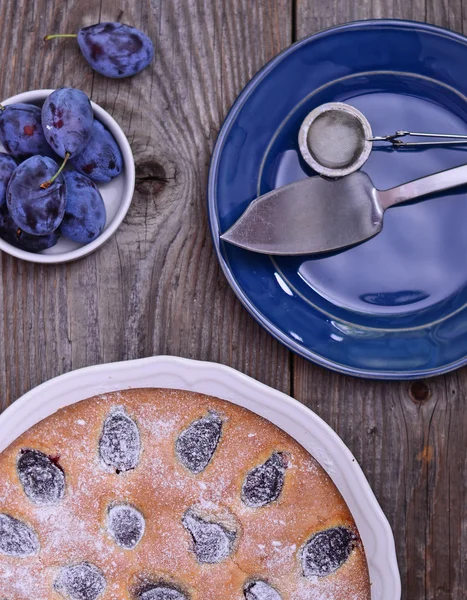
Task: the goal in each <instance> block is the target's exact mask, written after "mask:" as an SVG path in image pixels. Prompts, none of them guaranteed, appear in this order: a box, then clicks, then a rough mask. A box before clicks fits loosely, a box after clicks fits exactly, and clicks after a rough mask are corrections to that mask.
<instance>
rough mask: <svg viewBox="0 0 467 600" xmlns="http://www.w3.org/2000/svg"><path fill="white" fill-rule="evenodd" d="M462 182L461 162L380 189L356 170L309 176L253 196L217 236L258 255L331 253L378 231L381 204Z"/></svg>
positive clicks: (465, 177) (466, 170)
mask: <svg viewBox="0 0 467 600" xmlns="http://www.w3.org/2000/svg"><path fill="white" fill-rule="evenodd" d="M466 183H467V165H462V166H460V167H455V168H453V169H448V170H446V171H440V172H439V173H435V174H433V175H428V176H427V177H422V178H420V179H415V180H414V181H411V182H409V183H405V184H403V185H400V186H398V187H395V188H391V189H389V190H383V191H382V190H378V189H376V188H375V186H374V185H373V182H372V181H371V179H370V177H369V176H368V175H367V174H366V173H363V172H362V171H358V172H356V173H352V174H351V175H347V176H346V177H341V178H340V179H336V180H334V181H330V180H326V179H323V178H322V177H310V178H308V179H302V180H300V181H296V182H295V183H291V184H289V185H286V186H283V187H281V188H278V189H276V190H273V191H272V192H269V193H267V194H264V195H263V196H260V197H259V198H257V199H256V200H254V201H253V202H252V203H251V204H250V205H249V206H248V208H247V209H246V210H245V212H244V213H243V215H242V216H241V217H240V218H239V219H238V221H236V222H235V223H234V224H233V225H232V227H231V228H230V229H229V230H227V231H226V232H225V233H224V234H223V235H221V239H222V240H224V241H226V242H229V243H231V244H234V245H236V246H240V247H241V248H246V249H247V250H252V251H254V252H259V253H262V254H274V255H298V254H314V253H320V252H331V251H333V250H338V249H341V248H346V247H348V246H352V245H354V244H358V243H359V242H362V241H364V240H367V239H369V238H371V237H373V236H374V235H376V234H377V233H379V232H380V231H381V229H382V227H383V214H384V211H385V210H386V209H387V208H389V207H391V206H394V205H396V204H400V203H402V202H406V201H408V200H413V199H415V198H418V197H420V196H425V195H427V194H431V193H434V192H439V191H442V190H446V189H449V188H453V187H456V186H459V185H462V184H466Z"/></svg>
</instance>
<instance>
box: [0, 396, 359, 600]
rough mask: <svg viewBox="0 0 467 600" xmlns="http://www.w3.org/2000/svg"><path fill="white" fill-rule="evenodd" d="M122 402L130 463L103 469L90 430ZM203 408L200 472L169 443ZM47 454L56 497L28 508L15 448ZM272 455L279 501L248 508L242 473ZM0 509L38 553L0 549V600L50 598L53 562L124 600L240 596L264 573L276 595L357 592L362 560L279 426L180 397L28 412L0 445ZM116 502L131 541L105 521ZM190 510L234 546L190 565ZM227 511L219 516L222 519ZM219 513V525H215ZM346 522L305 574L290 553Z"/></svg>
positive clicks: (96, 430) (324, 491)
mask: <svg viewBox="0 0 467 600" xmlns="http://www.w3.org/2000/svg"><path fill="white" fill-rule="evenodd" d="M116 407H123V408H124V410H125V412H126V414H127V415H128V417H130V418H131V419H132V420H133V421H134V422H135V423H136V424H137V427H138V430H139V434H140V440H141V453H140V455H139V460H138V464H137V466H136V468H134V469H132V470H128V471H126V472H121V473H116V472H115V471H113V472H112V470H111V469H109V468H108V467H106V466H105V465H104V464H103V463H102V460H101V459H100V457H99V451H98V448H99V440H100V439H101V436H102V431H103V425H104V422H105V420H106V418H107V417H108V415H109V413H111V411H112V410H115V408H116ZM209 411H215V413H216V414H217V415H219V416H220V418H221V420H222V434H221V438H220V440H219V443H218V445H217V448H216V450H215V452H214V454H213V457H212V459H211V461H210V462H209V464H208V465H207V467H206V468H205V469H204V470H203V471H201V472H200V473H198V474H193V473H192V472H190V471H189V470H188V469H187V468H186V467H185V466H183V465H182V463H181V462H180V460H179V457H178V455H177V452H176V440H177V438H178V436H179V435H180V433H181V432H182V431H184V430H185V429H186V428H187V427H189V426H190V424H191V423H193V422H194V421H196V420H197V419H200V418H202V417H205V416H206V415H208V414H209ZM25 449H34V450H39V451H40V452H42V453H44V454H45V455H48V456H50V457H54V459H55V460H56V461H57V463H58V465H59V466H60V468H61V469H63V471H64V473H65V479H66V488H65V494H64V497H63V499H62V500H61V501H59V502H58V503H57V504H55V505H52V506H42V505H41V506H38V505H36V504H34V503H33V502H32V501H31V500H30V499H29V498H28V497H27V496H26V494H25V493H24V491H23V488H22V486H21V482H20V480H19V477H18V473H17V468H16V462H17V459H18V456H20V455H21V451H24V450H25ZM274 452H280V453H283V455H284V456H286V457H287V458H286V461H287V469H286V471H285V478H284V485H283V488H282V492H281V494H280V496H279V498H278V499H277V500H276V501H273V502H271V503H270V504H268V505H266V506H262V507H259V508H252V507H248V506H246V505H245V503H244V502H243V501H242V495H241V490H242V484H243V481H244V480H245V477H246V475H247V473H249V472H250V471H251V470H252V469H254V468H255V467H257V466H258V465H260V464H263V463H264V462H265V461H266V460H267V459H268V458H269V457H270V456H271V455H272V454H273V453H274ZM0 474H1V477H0V514H7V515H10V516H12V517H14V518H16V519H19V520H21V521H23V522H24V523H26V524H27V525H28V526H30V527H31V528H32V529H33V530H34V532H35V533H36V534H37V536H38V538H39V542H40V551H39V552H38V553H36V554H35V555H33V556H28V557H14V556H7V555H5V554H2V553H1V552H0V590H1V593H0V598H3V597H5V599H6V600H32V598H34V600H49V599H50V600H63V596H62V595H61V594H60V593H59V592H58V591H56V590H54V582H55V581H56V578H57V576H58V573H59V572H60V569H61V568H62V567H63V566H67V565H73V564H79V563H83V562H87V563H90V564H92V565H95V566H97V567H98V568H99V569H100V570H101V571H102V573H103V574H104V577H105V581H106V587H105V591H104V592H103V593H102V594H101V595H100V596H99V600H101V599H102V600H135V598H137V595H138V590H141V589H143V587H142V586H143V584H145V583H148V582H158V581H164V582H168V583H170V584H172V585H173V586H174V587H176V588H177V589H179V590H181V591H182V592H183V593H184V594H185V595H186V597H187V598H189V599H190V600H224V599H225V600H242V599H243V600H244V598H245V596H244V591H243V590H244V586H245V584H246V583H247V582H248V581H252V580H256V579H260V580H263V581H267V582H268V583H269V584H270V585H272V586H273V587H274V588H275V589H276V590H277V591H278V592H279V593H280V596H281V598H282V599H283V600H369V599H370V585H369V577H368V569H367V563H366V559H365V555H364V551H363V547H362V544H361V542H360V540H359V538H358V533H357V530H356V526H355V523H354V520H353V518H352V516H351V514H350V512H349V509H348V508H347V506H346V504H345V502H344V500H343V498H342V496H341V495H340V493H339V492H338V490H337V488H336V487H335V485H334V484H333V482H332V481H331V479H330V478H329V476H328V475H327V474H326V473H325V471H324V470H323V469H322V468H321V467H320V465H319V464H318V463H317V462H316V461H315V460H314V459H313V458H312V457H311V456H310V454H309V453H308V452H307V451H306V450H305V449H304V448H302V446H300V445H299V444H298V443H297V442H296V441H295V440H293V439H292V438H291V437H290V436H289V435H287V434H286V433H284V432H283V431H282V430H280V429H279V428H278V427H276V426H275V425H273V424H272V423H270V422H269V421H267V420H265V419H263V418H261V417H259V416H258V415H256V414H254V413H252V412H250V411H248V410H246V409H243V408H241V407H239V406H237V405H235V404H232V403H229V402H226V401H223V400H219V399H217V398H213V397H209V396H205V395H201V394H196V393H193V392H186V391H178V390H166V389H136V390H129V391H121V392H112V393H108V394H103V395H100V396H96V397H94V398H90V399H87V400H83V401H81V402H78V403H76V404H73V405H71V406H68V407H66V408H63V409H61V410H59V411H58V412H57V413H55V414H54V415H52V416H50V417H48V418H47V419H45V420H43V421H41V422H40V423H38V424H37V425H35V426H34V427H32V428H31V429H29V430H28V431H27V432H25V433H24V434H23V435H21V436H20V437H19V438H18V439H17V440H16V441H15V442H14V443H13V444H11V445H10V446H9V447H8V448H7V449H6V450H5V451H4V452H2V453H1V454H0ZM115 503H124V504H129V505H131V506H133V507H135V508H137V509H138V510H139V511H140V512H141V513H142V515H143V516H144V519H145V531H144V535H143V536H142V538H141V541H140V542H139V543H138V544H137V546H136V547H135V548H134V549H130V550H128V549H123V548H120V547H119V546H118V545H117V544H116V543H115V540H114V539H112V537H111V536H110V535H109V532H108V530H107V526H106V523H107V513H108V509H109V507H110V506H112V505H114V504H115ZM190 508H193V510H195V511H197V513H198V514H200V515H206V517H207V518H209V519H211V520H213V521H216V519H217V520H218V521H219V522H223V521H225V519H227V521H228V520H229V519H230V521H232V520H233V522H234V526H235V530H236V533H237V537H236V541H235V544H234V549H233V553H232V554H231V555H230V556H229V557H228V558H226V559H225V560H222V561H221V562H220V563H218V564H200V563H199V562H198V560H197V558H196V555H195V553H194V547H193V539H192V537H191V535H190V533H189V532H188V531H187V529H186V528H185V527H184V525H183V522H182V520H183V516H184V514H185V513H186V511H187V510H188V509H190ZM226 515H227V516H226ZM227 521H226V522H227ZM341 526H342V527H346V528H348V529H350V530H352V531H353V532H354V534H355V536H356V538H355V539H356V542H355V547H354V548H353V550H352V551H351V553H350V556H349V557H348V559H347V560H346V561H345V562H344V564H343V565H342V566H341V567H339V568H338V569H337V570H336V571H334V572H333V573H332V574H330V575H328V576H325V577H311V578H307V577H305V576H304V575H303V572H302V567H301V561H300V556H301V549H302V548H303V546H304V544H305V543H306V542H307V541H308V540H309V539H310V537H311V536H312V535H313V534H315V533H317V532H318V531H322V530H326V529H329V528H333V527H341Z"/></svg>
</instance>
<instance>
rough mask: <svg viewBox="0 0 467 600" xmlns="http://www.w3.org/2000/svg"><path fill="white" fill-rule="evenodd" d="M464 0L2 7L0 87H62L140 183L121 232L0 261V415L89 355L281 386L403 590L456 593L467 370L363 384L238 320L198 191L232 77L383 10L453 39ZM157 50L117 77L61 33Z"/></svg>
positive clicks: (465, 581)
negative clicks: (216, 371) (392, 556)
mask: <svg viewBox="0 0 467 600" xmlns="http://www.w3.org/2000/svg"><path fill="white" fill-rule="evenodd" d="M464 4H465V2H464V0H413V1H412V2H409V1H406V0H362V1H360V2H353V1H351V0H329V1H326V2H325V1H323V0H295V1H293V0H216V1H215V2H213V1H212V0H138V2H134V1H132V0H117V1H116V2H115V0H112V1H111V0H102V1H101V2H100V3H99V2H94V1H92V0H81V1H80V2H78V1H77V0H67V1H66V2H62V1H60V2H59V1H58V0H57V1H52V0H18V1H17V2H12V1H10V2H7V1H5V2H0V26H1V31H2V36H1V37H0V50H1V56H2V69H1V70H0V90H1V91H0V95H1V96H2V97H3V98H6V97H8V96H11V95H13V94H16V93H18V92H20V91H25V90H28V89H36V88H48V87H59V86H61V85H67V86H75V87H79V88H81V89H83V90H84V91H86V92H87V93H88V94H89V95H90V96H91V98H92V99H93V100H94V101H95V102H97V103H99V104H101V105H102V106H103V107H104V108H105V109H107V110H108V111H109V112H110V113H111V114H112V115H113V116H114V117H115V118H116V119H117V121H118V122H119V123H120V124H121V125H122V128H123V129H124V131H125V132H126V134H127V136H128V138H129V140H130V143H131V146H132V149H133V152H134V155H135V161H136V167H137V186H136V191H135V196H134V201H133V204H132V206H131V209H130V211H129V213H128V216H127V218H126V219H125V221H124V223H123V225H122V226H121V228H120V229H119V231H118V233H117V234H116V235H115V236H114V237H113V238H112V239H111V240H110V241H109V242H108V243H107V244H106V246H104V247H103V248H102V249H100V250H99V251H98V252H97V253H95V254H93V255H92V256H90V257H87V258H85V259H83V260H81V261H79V262H77V263H73V264H68V265H61V266H40V265H32V264H28V263H25V262H21V261H17V260H15V259H13V258H11V257H9V256H7V255H5V254H1V255H0V285H1V288H0V336H1V339H2V340H3V344H1V345H0V410H2V409H3V408H5V407H6V406H8V405H9V404H10V403H11V402H12V401H14V400H15V399H16V398H17V397H18V396H20V395H21V394H23V393H24V392H26V391H27V390H29V389H30V388H32V387H34V386H36V385H38V384H39V383H41V382H42V381H45V380H47V379H49V378H51V377H54V376H56V375H59V374H61V373H64V372H67V371H69V370H71V369H74V368H79V367H81V366H85V365H91V364H97V363H101V362H109V361H116V360H126V359H132V358H139V357H144V356H150V355H153V354H174V355H179V356H186V357H191V358H197V359H202V360H213V361H216V362H222V363H225V364H228V365H231V366H233V367H235V368H237V369H239V370H240V371H243V372H245V373H247V374H249V375H252V376H253V377H256V378H257V379H259V380H261V381H263V382H265V383H267V384H268V385H271V386H273V387H275V388H278V389H281V390H283V391H285V392H293V394H294V395H295V396H296V397H297V398H298V399H299V400H301V401H302V402H304V403H305V404H306V405H308V406H310V407H311V408H312V409H313V410H315V411H316V412H317V413H318V414H319V415H320V416H322V417H323V418H324V419H325V420H326V421H327V422H328V423H329V424H330V425H331V426H332V427H333V428H334V429H335V430H336V431H337V432H338V434H339V435H340V436H341V437H342V438H343V440H344V441H345V442H346V444H347V445H348V446H349V448H350V449H351V451H352V452H353V453H354V454H355V456H356V458H357V460H358V461H359V462H360V464H361V465H362V468H363V470H364V472H365V474H366V476H367V477H368V479H369V481H370V484H371V485H372V487H373V489H374V491H375V494H376V496H377V498H378V500H379V501H380V503H381V505H382V507H383V509H384V511H385V513H386V515H387V516H388V518H389V520H390V523H391V525H392V527H393V530H394V533H395V538H396V545H397V551H398V557H399V564H400V568H401V573H402V579H403V590H404V592H403V597H404V598H405V599H407V600H422V599H426V600H433V599H434V598H436V599H437V600H447V599H448V598H449V599H452V600H460V599H461V598H464V596H465V593H464V590H466V589H467V564H466V556H467V519H466V514H465V511H466V486H465V481H466V476H467V458H466V452H465V441H464V432H465V430H466V428H467V423H466V421H467V417H466V416H465V396H466V390H467V370H466V369H463V370H461V371H458V372H457V373H454V374H450V375H446V376H444V377H440V378H437V379H434V380H430V381H429V382H427V384H426V386H425V387H424V386H423V385H418V386H417V385H415V386H414V385H413V384H412V385H409V384H408V383H404V382H402V383H386V382H371V381H362V380H357V379H353V378H349V377H344V376H341V375H337V374H335V373H332V372H329V371H325V370H324V369H321V368H320V367H316V366H313V365H311V364H310V363H308V362H306V361H304V360H302V359H300V358H298V357H293V358H292V357H291V355H290V353H289V352H288V351H287V350H285V349H284V348H283V347H282V346H281V345H279V344H278V343H277V342H275V340H273V338H272V337H271V336H270V335H268V334H267V333H265V332H264V331H263V330H262V329H261V328H260V327H259V326H258V325H257V324H256V323H255V322H254V321H253V319H252V318H251V317H250V316H249V315H248V314H247V313H246V311H245V310H244V309H243V308H242V307H241V305H240V303H239V302H238V301H237V300H236V298H235V296H234V295H233V293H232V291H231V290H230V288H229V287H228V285H227V283H226V281H225V279H224V277H223V275H222V273H221V272H220V269H219V266H218V264H217V261H216V258H215V255H214V252H213V249H212V245H211V241H210V236H209V231H208V224H207V215H206V207H205V189H206V183H207V173H208V165H209V160H210V155H211V152H212V148H213V144H214V141H215V138H216V135H217V132H218V130H219V127H220V125H221V123H222V120H223V118H224V117H225V115H226V113H227V111H228V109H229V107H230V106H231V104H232V102H233V101H234V99H235V97H236V96H237V95H238V93H239V92H240V91H241V89H242V87H243V86H244V85H245V83H246V82H247V81H248V80H249V79H250V78H251V77H252V76H253V75H254V73H255V72H256V71H257V70H258V69H259V68H260V67H261V66H262V65H263V64H264V63H265V62H266V61H267V60H268V59H269V58H271V57H272V56H274V55H275V54H276V53H277V52H279V51H280V50H281V49H283V48H284V47H286V46H287V45H289V44H290V43H291V42H292V41H294V40H295V39H300V38H302V37H304V36H305V35H308V34H310V33H313V32H314V31H317V30H318V29H322V28H324V27H329V26H332V25H335V24H337V23H342V22H345V21H349V20H355V19H363V18H379V17H396V18H407V19H414V20H419V21H429V22H431V23H435V24H438V25H442V26H446V27H450V28H452V29H456V30H458V31H464V32H467V23H466V22H465V16H464V15H466V14H467V10H466V7H465V6H464ZM117 19H120V20H122V21H123V22H127V23H131V24H133V25H135V26H137V27H140V28H141V29H143V30H144V31H146V32H147V33H148V34H149V35H150V36H151V37H152V39H153V40H154V41H155V44H156V58H155V61H154V63H153V64H152V65H151V67H150V68H149V69H147V70H146V71H144V72H143V73H141V74H140V75H137V76H136V77H135V78H132V79H129V80H122V81H115V80H109V79H105V78H103V77H101V76H99V75H97V74H95V73H93V72H92V71H91V69H90V68H89V67H88V65H87V64H86V63H85V62H84V60H83V59H82V58H81V56H80V53H79V50H78V48H77V46H76V44H75V43H74V42H73V41H55V42H51V43H49V44H44V43H42V41H41V40H42V37H43V36H44V35H45V34H47V33H53V32H57V31H68V32H74V31H77V30H78V29H79V27H81V26H83V25H89V24H92V23H95V22H98V21H99V20H117Z"/></svg>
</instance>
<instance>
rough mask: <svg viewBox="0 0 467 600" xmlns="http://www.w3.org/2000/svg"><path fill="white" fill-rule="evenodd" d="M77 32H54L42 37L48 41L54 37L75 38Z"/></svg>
mask: <svg viewBox="0 0 467 600" xmlns="http://www.w3.org/2000/svg"><path fill="white" fill-rule="evenodd" d="M76 37H78V34H76V33H54V34H52V35H46V36H45V37H44V42H48V41H49V40H53V39H54V38H76Z"/></svg>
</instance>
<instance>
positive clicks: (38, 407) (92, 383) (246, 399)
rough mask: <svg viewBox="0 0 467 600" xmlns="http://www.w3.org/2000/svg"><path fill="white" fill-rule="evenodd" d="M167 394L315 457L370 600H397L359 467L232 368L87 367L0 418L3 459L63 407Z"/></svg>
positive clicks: (328, 435) (310, 416)
mask: <svg viewBox="0 0 467 600" xmlns="http://www.w3.org/2000/svg"><path fill="white" fill-rule="evenodd" d="M137 387H166V388H175V389H182V390H191V391H194V392H200V393H204V394H210V395H212V396H217V397H218V398H223V399H225V400H229V401H230V402H234V403H235V404H239V405H240V406H244V407H245V408H248V409H249V410H251V411H253V412H255V413H257V414H258V415H261V416H263V417H265V418H266V419H269V421H271V422H272V423H274V424H275V425H277V426H278V427H280V428H281V429H283V430H284V431H286V432H287V433H288V434H289V435H291V436H292V437H293V438H294V439H296V440H297V441H298V442H299V443H300V444H301V445H302V446H303V447H304V448H306V449H307V450H308V451H309V452H310V453H311V454H313V455H314V456H315V457H316V458H317V460H319V462H320V463H321V465H322V466H323V467H324V469H326V471H327V472H328V473H329V475H330V476H331V478H332V479H333V481H334V483H335V484H336V485H337V487H338V488H339V490H340V492H341V494H342V495H343V497H344V499H345V501H346V502H347V504H348V506H349V508H350V510H351V512H352V514H353V516H354V519H355V521H356V523H357V527H358V529H359V532H360V535H361V537H362V540H363V545H364V546H365V551H366V555H367V559H368V566H369V570H370V580H371V598H372V600H399V599H400V596H401V581H400V575H399V570H398V567H397V559H396V552H395V547H394V538H393V535H392V531H391V528H390V526H389V523H388V521H387V519H386V517H385V516H384V513H383V511H382V510H381V508H380V506H379V504H378V502H377V500H376V498H375V496H374V494H373V492H372V490H371V488H370V486H369V484H368V481H367V480H366V478H365V476H364V474H363V472H362V470H361V468H360V467H359V465H358V463H357V461H356V460H355V458H354V457H353V456H352V454H351V452H350V450H349V449H348V448H347V446H346V445H345V444H344V442H343V441H342V440H341V439H340V438H339V437H338V435H337V434H336V433H335V432H334V431H333V430H332V429H331V428H330V427H329V425H327V424H326V423H325V422H324V421H323V420H322V419H320V418H319V417H318V416H317V415H315V413H314V412H312V411H311V410H310V409H308V408H306V407H305V406H304V405H303V404H300V403H299V402H297V401H296V400H294V399H293V398H290V397H289V396H286V395H285V394H282V393H281V392H278V391H276V390H273V389H272V388H270V387H267V386H266V385H263V384H262V383H259V382H258V381H255V380H254V379H251V378H250V377H247V376H246V375H243V374H242V373H239V372H238V371H235V370H234V369H231V368H230V367H225V366H223V365H218V364H215V363H209V362H199V361H195V360H188V359H184V358H175V357H173V356H155V357H152V358H143V359H140V360H132V361H127V362H119V363H110V364H104V365H97V366H94V367H86V368H84V369H78V370H76V371H72V372H71V373H67V374H66V375H61V376H60V377H56V378H55V379H51V380H50V381H47V382H46V383H43V384H42V385H39V386H38V387H36V388H34V389H33V390H31V391H30V392H28V393H27V394H25V395H24V396H22V397H21V398H20V399H19V400H17V401H16V402H14V403H13V404H12V405H11V406H10V407H9V408H7V410H6V411H5V412H4V413H3V414H2V415H0V452H1V451H2V450H3V449H4V448H6V446H8V445H9V444H11V442H13V441H14V440H15V439H16V438H17V437H18V436H19V435H21V434H22V433H23V432H25V431H26V430H27V429H29V428H30V427H32V426H33V425H34V424H35V423H37V422H39V421H41V420H42V419H45V418H46V417H48V416H49V415H51V414H53V413H54V412H56V411H57V410H58V409H59V408H62V407H63V406H67V405H69V404H73V403H74V402H78V401H79V400H84V399H85V398H89V397H90V396H94V395H96V394H102V393H104V392H109V391H114V390H121V389H130V388H137Z"/></svg>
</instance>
